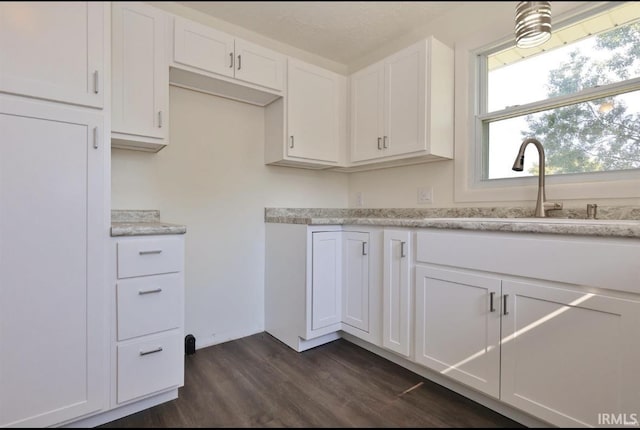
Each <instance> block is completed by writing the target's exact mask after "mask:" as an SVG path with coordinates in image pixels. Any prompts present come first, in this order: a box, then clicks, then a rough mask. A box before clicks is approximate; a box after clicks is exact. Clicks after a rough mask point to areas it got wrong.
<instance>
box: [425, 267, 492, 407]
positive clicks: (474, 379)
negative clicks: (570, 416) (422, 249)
mask: <svg viewBox="0 0 640 430" xmlns="http://www.w3.org/2000/svg"><path fill="white" fill-rule="evenodd" d="M500 283H501V281H500V279H497V278H492V277H487V276H480V275H477V274H470V273H468V272H464V271H462V270H453V269H452V270H443V269H436V268H431V267H422V266H418V267H416V318H415V323H416V327H415V329H416V332H415V348H416V355H415V360H416V362H418V363H420V364H422V365H424V366H427V367H429V368H431V369H433V370H435V371H437V372H440V373H441V374H443V375H446V376H449V377H451V378H453V379H456V380H458V381H460V382H462V383H464V384H467V385H469V386H471V387H473V388H475V389H477V390H480V391H482V392H484V393H486V394H489V395H491V396H493V397H496V398H497V397H499V395H500V303H499V300H500Z"/></svg>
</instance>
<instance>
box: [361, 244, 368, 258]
mask: <svg viewBox="0 0 640 430" xmlns="http://www.w3.org/2000/svg"><path fill="white" fill-rule="evenodd" d="M362 255H367V242H362Z"/></svg>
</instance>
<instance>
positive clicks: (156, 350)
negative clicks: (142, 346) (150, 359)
mask: <svg viewBox="0 0 640 430" xmlns="http://www.w3.org/2000/svg"><path fill="white" fill-rule="evenodd" d="M156 352H162V347H161V346H159V347H157V348H156V349H152V350H151V351H140V357H142V356H145V355H149V354H155V353H156Z"/></svg>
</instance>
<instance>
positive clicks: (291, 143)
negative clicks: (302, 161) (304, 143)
mask: <svg viewBox="0 0 640 430" xmlns="http://www.w3.org/2000/svg"><path fill="white" fill-rule="evenodd" d="M290 139H291V142H290V143H289V148H293V144H294V142H293V136H290Z"/></svg>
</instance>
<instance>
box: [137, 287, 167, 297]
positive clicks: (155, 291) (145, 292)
mask: <svg viewBox="0 0 640 430" xmlns="http://www.w3.org/2000/svg"><path fill="white" fill-rule="evenodd" d="M161 291H162V288H156V289H154V290H144V291H143V290H138V294H139V295H141V296H144V295H145V294H153V293H159V292H161Z"/></svg>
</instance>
